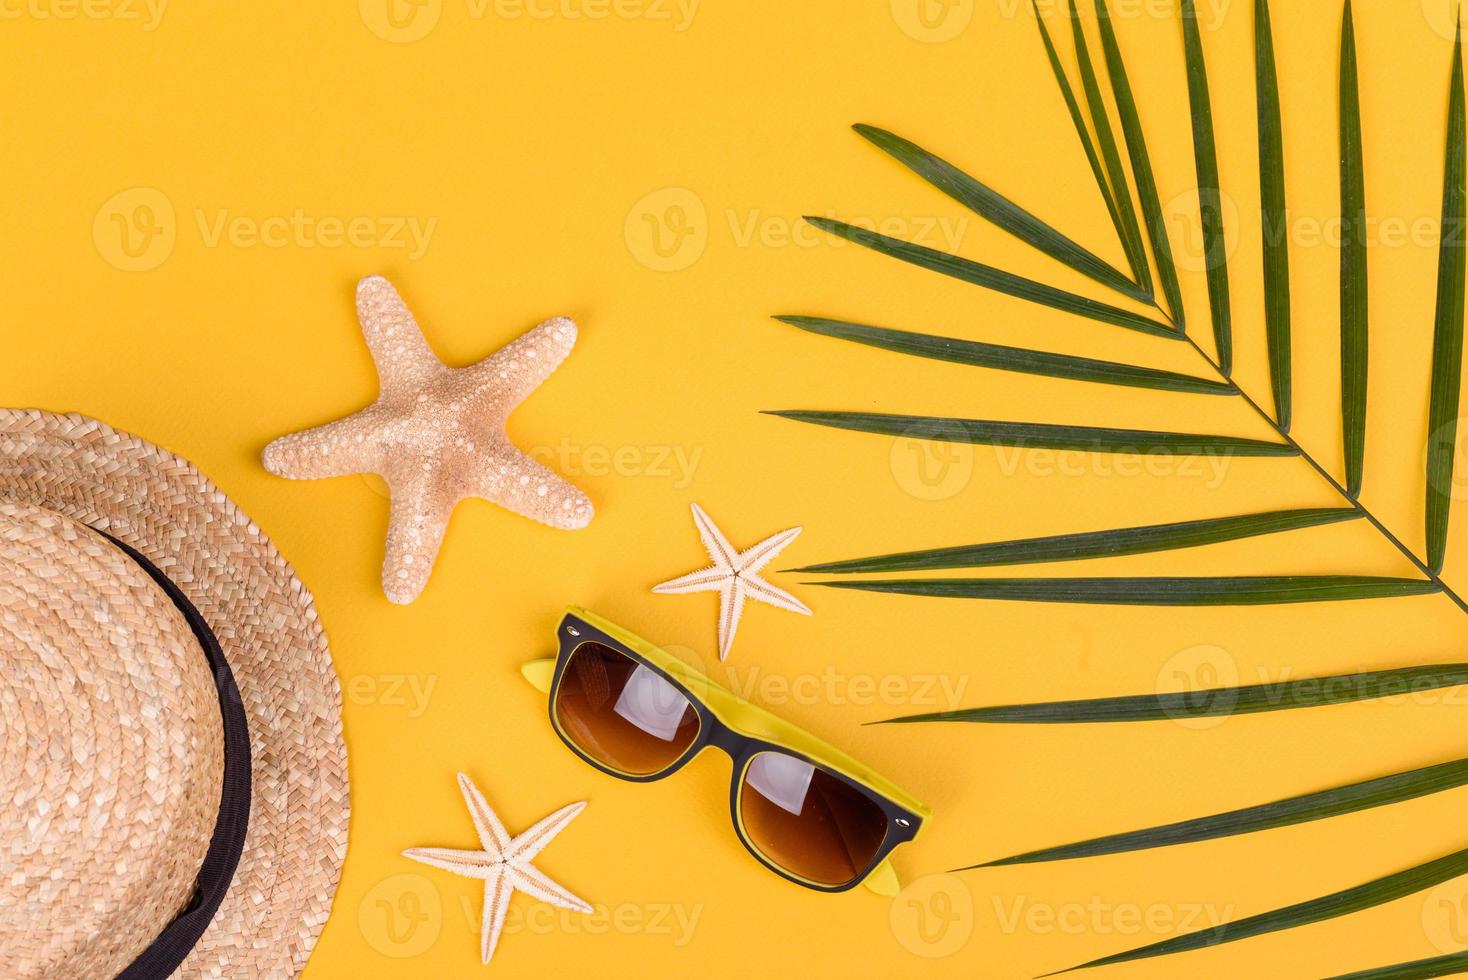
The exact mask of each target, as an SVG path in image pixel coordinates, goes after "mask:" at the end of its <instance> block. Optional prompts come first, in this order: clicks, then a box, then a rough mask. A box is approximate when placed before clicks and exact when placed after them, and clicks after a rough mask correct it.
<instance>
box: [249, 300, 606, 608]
mask: <svg viewBox="0 0 1468 980" xmlns="http://www.w3.org/2000/svg"><path fill="white" fill-rule="evenodd" d="M357 317H358V319H359V320H361V323H362V334H363V335H364V336H365V337H366V338H367V346H368V348H369V349H370V350H371V352H372V360H373V362H374V363H375V364H376V365H377V376H378V381H379V387H380V392H379V394H378V396H377V401H375V402H373V403H372V404H371V405H369V406H367V407H366V408H364V409H362V411H360V412H357V413H356V414H355V415H350V416H348V417H347V418H344V419H338V420H337V421H335V422H329V423H327V424H326V425H322V426H318V427H316V428H314V429H307V430H305V431H304V432H296V433H293V434H292V435H288V436H282V437H281V438H279V439H276V440H275V441H274V442H272V443H271V444H270V445H268V446H266V447H265V453H264V462H265V468H266V469H267V470H269V471H270V472H272V473H275V474H277V475H279V476H284V477H289V478H290V479H293V480H314V479H319V478H322V477H329V476H344V475H347V474H350V473H376V474H377V475H379V476H381V477H382V478H383V479H384V480H386V481H387V485H388V487H389V488H390V489H391V491H392V514H391V517H390V518H389V521H388V528H387V554H386V556H385V557H384V559H383V563H382V588H383V591H384V592H386V593H387V597H388V598H389V599H391V600H392V601H393V602H412V601H413V600H414V599H416V598H418V595H419V594H420V593H421V592H422V591H423V587H424V585H426V584H427V582H428V574H429V572H431V571H432V570H433V563H434V560H435V559H436V558H437V557H438V549H439V546H440V545H441V544H442V543H443V536H444V532H445V530H446V529H447V528H448V523H449V516H450V515H451V514H452V513H453V510H454V507H455V506H456V505H457V504H458V503H459V501H461V500H463V499H464V498H466V497H482V498H484V499H485V500H489V501H492V502H493V503H496V504H499V505H500V506H501V507H504V508H506V509H507V510H512V511H514V512H515V513H517V514H519V515H521V516H523V517H528V518H530V519H532V520H536V521H540V522H541V523H542V524H549V525H550V526H551V527H557V528H564V529H567V530H570V529H575V528H582V527H585V526H586V525H587V523H589V522H590V521H591V515H592V507H591V501H590V500H588V499H587V497H586V495H585V494H583V493H582V492H581V491H580V490H577V489H576V488H575V487H573V486H571V484H569V483H567V482H566V481H565V480H563V479H561V478H560V477H559V476H556V475H555V474H554V473H552V472H551V471H550V470H548V469H546V468H545V467H544V466H542V465H540V464H539V463H537V462H536V461H535V460H533V459H531V458H530V457H529V456H527V455H525V454H524V453H522V452H521V451H520V450H518V449H516V448H515V446H514V445H513V444H512V443H511V442H510V440H509V437H508V436H506V435H505V420H506V418H508V416H509V414H510V412H512V411H514V409H515V408H516V407H517V406H518V405H519V404H520V403H521V402H523V401H524V400H525V399H526V398H527V397H528V396H529V395H530V393H531V392H532V391H534V390H535V389H536V388H538V387H539V386H540V384H541V383H542V382H543V381H545V379H546V378H547V377H549V376H550V374H551V372H552V371H554V370H555V369H556V368H557V367H559V366H560V363H561V362H562V361H564V360H565V359H566V355H568V354H570V353H571V347H572V346H573V345H574V344H575V343H576V324H574V323H572V322H571V321H570V320H568V319H566V318H565V317H556V318H555V319H553V320H547V321H545V322H544V323H542V324H541V325H540V326H538V327H536V328H534V329H533V330H531V331H529V332H528V333H526V334H524V335H523V336H521V337H520V338H519V339H517V340H515V341H513V342H512V343H510V344H509V345H507V346H505V347H503V348H501V349H500V350H498V351H496V352H495V353H494V354H491V355H490V356H489V357H487V358H485V359H484V360H482V361H480V362H479V363H478V364H474V365H471V366H469V367H465V368H451V367H449V366H447V365H446V364H444V363H443V362H442V361H440V360H439V359H438V356H437V355H436V354H434V353H433V349H432V348H431V347H429V346H428V341H427V340H426V339H424V336H423V332H422V330H420V329H419V328H418V324H417V322H416V321H415V320H414V319H413V314H412V313H410V312H409V311H408V307H407V305H406V304H405V303H404V302H403V300H402V298H401V297H400V296H398V293H397V290H395V289H393V287H392V284H391V283H389V282H388V281H387V280H386V279H384V278H382V277H381V276H369V277H368V278H366V279H363V280H362V281H361V282H360V283H358V284H357Z"/></svg>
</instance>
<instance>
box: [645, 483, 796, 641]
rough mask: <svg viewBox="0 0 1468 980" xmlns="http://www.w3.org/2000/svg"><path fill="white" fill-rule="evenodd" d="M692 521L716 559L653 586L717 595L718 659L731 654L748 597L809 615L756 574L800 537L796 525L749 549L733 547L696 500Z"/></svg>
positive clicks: (675, 591)
mask: <svg viewBox="0 0 1468 980" xmlns="http://www.w3.org/2000/svg"><path fill="white" fill-rule="evenodd" d="M693 523H694V524H696V525H697V526H698V536H699V538H700V539H702V541H703V546H704V549H705V550H706V551H708V553H709V557H710V558H712V559H713V561H714V563H713V564H712V565H710V566H709V567H708V568H705V569H702V570H701V571H697V572H689V573H688V574H687V575H683V576H681V577H679V578H675V579H673V580H671V581H668V582H664V583H662V584H661V585H654V586H653V587H652V590H653V591H654V592H662V593H668V594H674V595H677V594H682V593H685V592H717V593H718V594H719V659H720V660H723V659H724V658H725V657H727V656H729V648H730V647H731V646H733V644H734V631H735V630H737V629H738V628H739V617H740V616H742V615H744V600H745V599H746V598H750V599H754V600H756V601H758V602H763V603H766V604H768V605H771V606H778V607H779V608H781V609H788V610H790V611H791V612H798V613H802V614H804V615H806V616H809V615H810V610H809V609H807V608H806V606H805V603H803V602H801V601H800V600H799V599H797V598H795V596H793V595H791V594H790V593H789V592H786V591H785V590H784V589H777V588H776V587H775V586H773V585H771V584H770V583H769V582H766V581H765V580H764V579H762V578H760V576H759V574H758V573H759V570H760V569H762V568H764V567H765V566H766V565H768V564H769V563H770V562H772V561H774V559H775V556H776V555H778V554H779V553H780V552H781V551H783V550H785V547H786V546H787V545H788V544H790V542H792V541H794V540H795V539H796V538H797V537H799V536H800V528H798V527H792V528H791V529H790V530H788V531H781V532H780V533H779V534H774V535H771V536H770V537H768V538H765V539H764V540H763V541H761V542H760V543H759V544H757V545H755V546H754V547H752V548H748V549H746V550H744V551H736V550H735V548H734V546H733V545H731V544H730V543H729V539H728V538H726V537H724V534H723V532H721V531H720V530H719V529H718V527H716V526H715V525H714V522H713V520H711V519H710V518H709V516H708V515H707V514H705V513H704V512H703V508H702V507H700V506H698V504H694V505H693Z"/></svg>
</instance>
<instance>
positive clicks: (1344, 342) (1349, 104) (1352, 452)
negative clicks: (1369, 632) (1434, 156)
mask: <svg viewBox="0 0 1468 980" xmlns="http://www.w3.org/2000/svg"><path fill="white" fill-rule="evenodd" d="M1340 99H1341V222H1342V226H1341V234H1342V244H1341V430H1342V432H1343V434H1344V440H1345V456H1346V492H1347V494H1349V495H1350V497H1351V499H1353V500H1354V499H1356V498H1357V497H1359V496H1360V495H1361V479H1362V472H1363V464H1364V462H1365V456H1366V367H1367V332H1366V317H1367V305H1366V303H1367V273H1368V270H1367V264H1366V179H1365V169H1366V168H1365V164H1364V163H1363V162H1362V149H1361V92H1360V84H1359V82H1358V79H1357V74H1356V27H1355V23H1354V21H1353V19H1352V17H1351V4H1350V0H1347V2H1346V13H1345V19H1344V21H1343V22H1342V27H1341V93H1340Z"/></svg>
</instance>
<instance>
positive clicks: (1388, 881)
mask: <svg viewBox="0 0 1468 980" xmlns="http://www.w3.org/2000/svg"><path fill="white" fill-rule="evenodd" d="M1464 874H1468V850H1463V851H1456V852H1454V853H1452V854H1449V855H1448V856H1447V857H1441V858H1438V859H1437V860H1436V861H1429V862H1428V863H1426V864H1423V865H1419V866H1417V867H1415V868H1408V869H1407V870H1406V871H1399V872H1397V873H1396V874H1392V875H1387V876H1386V877H1385V878H1378V879H1376V880H1375V881H1371V882H1367V883H1366V884H1364V885H1358V886H1356V887H1355V888H1347V889H1345V890H1344V891H1339V892H1335V893H1334V894H1331V895H1326V896H1324V897H1323V898H1316V899H1312V900H1310V901H1308V902H1300V903H1298V904H1295V905H1290V906H1287V907H1285V908H1282V909H1276V910H1274V911H1273V912H1265V913H1263V914H1261V915H1251V916H1249V917H1248V918H1246V919H1239V920H1238V921H1236V922H1229V923H1225V924H1224V925H1221V926H1217V927H1215V928H1212V929H1203V930H1200V931H1198V932H1193V933H1189V934H1188V935H1185V936H1176V937H1174V938H1172V939H1165V940H1163V941H1162V942H1159V943H1152V944H1151V945H1150V946H1143V947H1141V948H1140V949H1133V950H1129V951H1127V952H1125V953H1117V954H1116V955H1114V956H1105V957H1102V958H1101V959H1099V960H1092V961H1090V962H1089V963H1082V964H1081V965H1080V966H1076V967H1072V968H1071V969H1072V970H1085V969H1089V968H1091V967H1096V966H1110V965H1111V964H1113V963H1129V962H1131V961H1133V960H1142V959H1149V958H1151V957H1154V956H1163V955H1166V954H1168V953H1182V952H1186V951H1188V950H1194V949H1204V948H1206V947H1209V946H1218V945H1220V944H1222V943H1231V942H1235V941H1237V940H1240V939H1249V938H1251V937H1253V936H1263V935H1266V934H1268V933H1271V932H1279V931H1280V930H1282V929H1294V928H1296V927H1297V926H1303V925H1309V924H1310V923H1312V922H1323V921H1325V920H1327V919H1334V918H1338V917H1339V916H1342V915H1350V914H1351V913H1352V912H1360V911H1362V910H1363V909H1369V908H1375V907H1376V906H1378V905H1384V904H1386V903H1387V902H1393V901H1396V900H1397V899H1399V898H1405V897H1406V896H1408V895H1414V894H1416V893H1418V892H1421V891H1426V890H1427V889H1429V888H1432V887H1433V886H1435V885H1440V884H1442V883H1443V882H1445V881H1451V880H1453V879H1454V878H1457V877H1460V876H1462V875H1464ZM1062 972H1066V973H1068V972H1070V971H1069V970H1066V971H1062Z"/></svg>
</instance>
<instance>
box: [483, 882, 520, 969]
mask: <svg viewBox="0 0 1468 980" xmlns="http://www.w3.org/2000/svg"><path fill="white" fill-rule="evenodd" d="M514 893H515V886H514V885H512V884H510V876H509V875H508V874H506V873H505V868H504V865H497V866H496V867H495V869H494V872H493V873H492V874H491V875H490V876H489V877H487V878H485V879H484V919H483V921H482V922H481V923H480V926H479V956H480V958H481V959H482V960H483V961H484V962H485V963H486V964H488V963H489V960H490V957H492V956H494V949H495V947H496V946H498V945H499V941H500V932H501V931H502V930H503V929H504V928H505V916H507V915H508V914H509V912H510V896H511V895H513V894H514Z"/></svg>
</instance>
